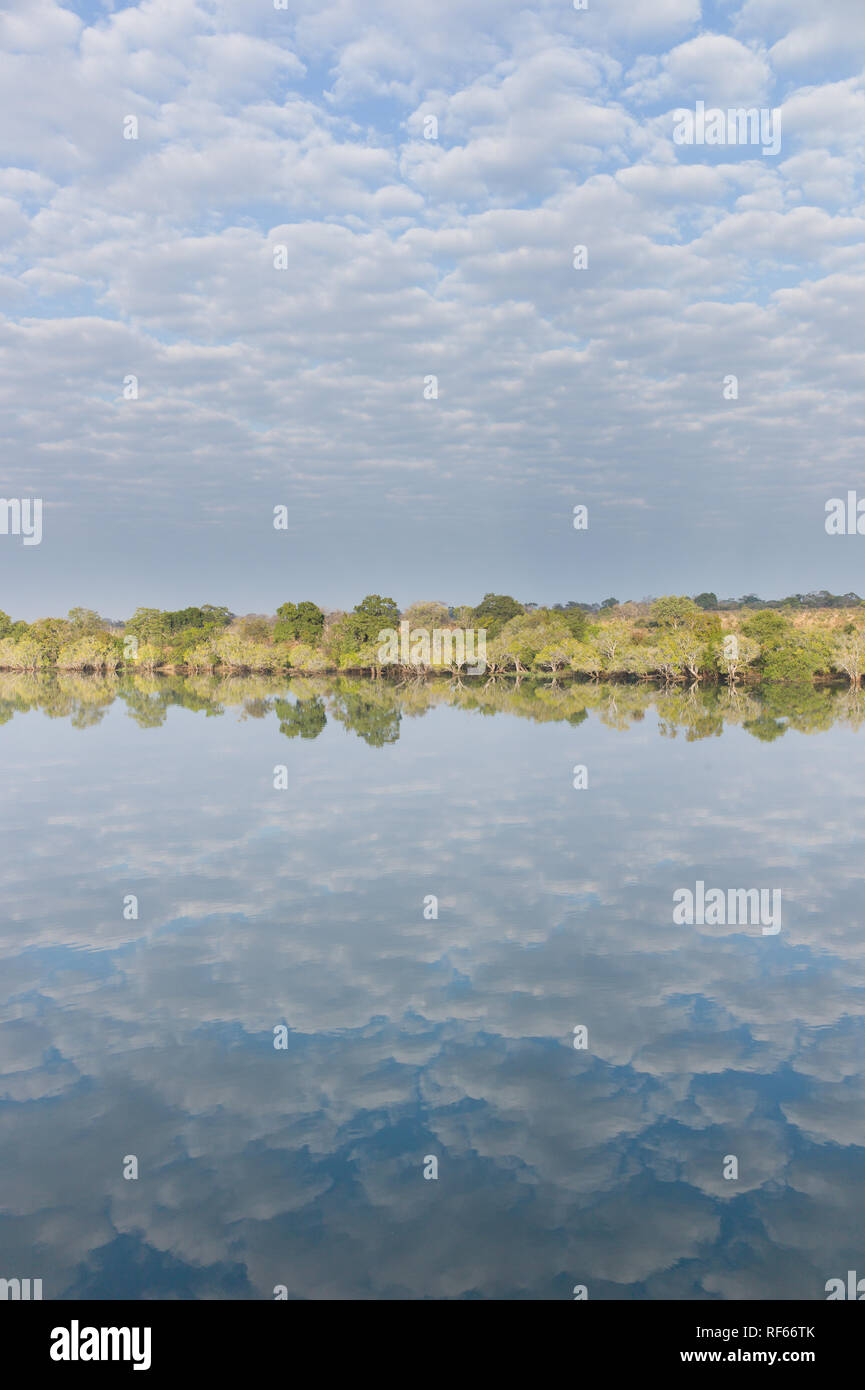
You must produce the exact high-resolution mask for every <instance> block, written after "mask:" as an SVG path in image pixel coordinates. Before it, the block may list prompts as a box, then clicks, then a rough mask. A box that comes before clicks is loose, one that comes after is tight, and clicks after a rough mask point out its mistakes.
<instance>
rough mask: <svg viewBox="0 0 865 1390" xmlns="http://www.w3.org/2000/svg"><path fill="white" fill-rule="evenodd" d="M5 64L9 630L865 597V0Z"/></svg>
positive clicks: (474, 12)
mask: <svg viewBox="0 0 865 1390" xmlns="http://www.w3.org/2000/svg"><path fill="white" fill-rule="evenodd" d="M0 55H2V56H0V414H2V421H0V435H2V453H0V457H2V470H0V493H2V496H3V497H5V498H6V499H10V498H12V499H26V498H40V499H42V503H43V522H42V538H41V541H40V543H39V544H38V545H25V544H24V542H23V537H21V536H20V535H19V536H16V535H13V534H8V535H2V534H0V608H2V609H3V610H4V611H7V612H9V613H11V614H12V615H13V616H14V617H23V618H31V619H32V618H35V617H38V616H42V615H44V614H46V613H54V614H62V613H65V612H66V611H67V609H68V608H70V607H72V606H75V605H83V606H86V607H92V608H96V609H98V610H99V611H100V612H102V613H103V614H104V615H105V616H108V617H111V618H115V619H116V618H123V617H127V616H129V615H130V614H131V612H132V611H133V610H134V608H135V607H137V606H138V605H144V606H155V607H166V608H176V607H183V606H186V605H188V604H196V603H214V604H225V605H227V606H228V607H229V608H231V609H232V611H234V612H237V613H243V612H268V613H272V612H273V611H274V610H275V608H276V606H277V605H278V604H280V603H282V602H285V601H286V600H293V601H299V600H301V599H312V600H314V601H316V602H318V603H320V604H322V605H323V606H325V607H332V608H337V607H347V606H351V605H353V604H354V603H356V602H357V601H358V600H359V599H360V598H361V597H362V596H363V595H364V594H367V593H381V594H385V595H388V596H392V597H393V598H395V599H396V600H397V602H398V603H399V604H400V605H401V606H405V605H406V604H408V603H409V602H411V601H412V600H418V599H439V600H442V601H444V602H447V603H452V604H461V603H476V602H478V601H479V600H480V598H481V597H482V596H483V594H484V593H486V592H488V591H490V590H493V591H496V592H504V593H510V594H513V595H515V596H516V597H517V598H519V599H521V600H522V601H524V602H535V603H550V602H558V601H562V602H566V601H568V600H570V599H576V600H581V601H586V602H597V601H600V600H601V599H603V598H606V597H616V598H618V599H620V600H624V599H628V598H633V599H639V598H642V597H644V596H647V595H650V594H652V595H656V594H662V593H690V594H694V593H698V592H700V591H702V590H713V591H714V592H716V593H717V594H719V595H722V596H728V595H733V596H738V595H742V594H745V593H749V592H756V593H759V594H761V595H763V596H766V597H780V596H783V595H785V594H788V593H793V592H805V591H807V590H810V589H815V588H827V589H830V590H832V591H833V592H837V593H842V592H846V591H848V590H851V589H852V590H855V591H856V592H858V593H860V594H865V572H863V558H865V536H859V535H852V536H850V535H845V536H834V535H827V533H826V529H825V516H826V513H825V508H826V503H827V501H828V500H829V499H830V498H833V497H838V496H841V497H844V496H846V494H847V492H848V491H850V490H856V489H857V488H858V489H859V494H860V495H861V496H863V497H865V476H863V468H862V446H863V395H862V384H863V375H865V374H863V368H865V348H863V342H865V330H863V324H865V195H863V192H862V168H863V159H865V151H863V142H862V133H863V128H865V7H863V5H862V3H861V0H822V3H820V4H819V5H815V4H814V3H813V0H745V3H740V2H739V0H730V3H727V0H716V3H704V4H701V3H700V0H653V2H652V3H651V4H635V3H634V0H588V8H587V9H585V10H577V9H575V8H574V5H573V0H567V3H566V0H554V2H553V0H542V3H536V4H533V5H531V6H526V5H525V4H523V3H520V0H439V3H437V4H436V5H435V6H422V5H410V4H406V3H405V0H363V3H361V2H360V0H288V6H287V8H286V9H277V8H276V7H275V2H274V0H221V2H220V3H215V2H206V0H198V3H194V0H145V3H141V4H137V5H126V6H121V5H115V4H110V3H108V4H106V3H99V2H98V0H79V3H72V0H69V2H68V3H66V4H65V5H60V4H57V3H54V0H4V12H3V14H2V15H0ZM700 102H702V103H705V106H706V108H709V109H713V108H720V109H721V110H723V111H725V112H726V111H727V110H728V109H730V108H739V107H745V108H755V109H758V110H765V111H766V113H767V117H768V114H769V113H771V112H772V111H776V112H780V116H776V117H774V118H772V119H774V120H777V121H778V122H779V125H778V129H779V130H780V148H779V149H778V150H777V152H776V153H772V152H771V151H769V150H768V149H766V150H765V151H764V146H763V145H762V144H759V143H758V144H734V143H724V144H698V143H680V142H678V141H677V139H676V137H675V131H676V128H677V122H679V121H680V117H681V112H682V111H690V112H692V113H693V112H695V111H696V108H697V104H698V103H700ZM677 113H679V115H678V116H677ZM433 117H434V118H435V122H434V123H433V122H432V121H431V119H430V118H433ZM130 118H134V122H132V121H131V120H130ZM136 124H137V129H136V128H135V126H136ZM695 128H696V127H695ZM133 133H134V134H135V136H137V138H128V137H129V136H130V134H133ZM577 246H583V247H585V248H586V251H585V257H584V259H585V261H586V264H585V265H584V266H580V267H579V268H578V267H575V265H574V261H575V259H579V258H575V251H574V248H575V247H577ZM280 262H281V263H280ZM731 377H734V378H735V379H736V382H735V387H733V386H731V384H730V378H731ZM133 378H134V380H133ZM430 378H435V379H436V382H435V383H431V382H430ZM434 386H435V389H436V390H437V394H434V393H433V388H434ZM734 391H735V394H733V392H734ZM136 392H137V397H136ZM578 505H583V506H585V507H587V509H588V526H587V528H586V529H584V530H576V529H575V528H574V525H573V516H574V507H575V506H578ZM275 508H284V512H283V513H280V515H281V516H283V517H284V519H285V525H284V527H283V528H281V529H277V528H276V527H275V526H274V515H275Z"/></svg>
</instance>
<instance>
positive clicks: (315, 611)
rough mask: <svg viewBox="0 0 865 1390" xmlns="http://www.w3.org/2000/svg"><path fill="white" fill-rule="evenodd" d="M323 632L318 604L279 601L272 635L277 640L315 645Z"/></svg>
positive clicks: (322, 615)
mask: <svg viewBox="0 0 865 1390" xmlns="http://www.w3.org/2000/svg"><path fill="white" fill-rule="evenodd" d="M323 632H324V613H323V612H322V610H321V609H320V608H319V607H318V604H315V603H310V602H309V601H308V600H306V599H305V600H304V601H303V602H302V603H281V604H280V606H279V607H278V608H277V610H276V626H275V627H274V629H273V636H274V638H275V640H276V641H277V642H308V643H309V644H310V646H315V645H316V644H317V643H318V641H319V640H320V638H321V634H322V633H323Z"/></svg>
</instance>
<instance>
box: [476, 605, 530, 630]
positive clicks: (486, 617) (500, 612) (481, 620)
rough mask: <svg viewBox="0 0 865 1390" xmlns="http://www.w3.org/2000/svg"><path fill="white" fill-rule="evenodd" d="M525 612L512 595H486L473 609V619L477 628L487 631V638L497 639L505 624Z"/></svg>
mask: <svg viewBox="0 0 865 1390" xmlns="http://www.w3.org/2000/svg"><path fill="white" fill-rule="evenodd" d="M523 612H525V609H524V608H523V605H522V604H521V603H517V601H516V599H515V598H511V596H510V594H484V596H483V598H482V599H481V601H480V603H479V604H478V605H477V607H476V608H473V609H472V618H473V620H474V622H475V624H476V625H477V627H479V628H481V627H482V628H485V629H486V633H487V637H496V636H497V635H498V634H499V633H500V632H501V630H502V628H503V627H504V625H505V623H507V622H510V620H511V618H516V617H517V616H518V615H519V614H520V613H523Z"/></svg>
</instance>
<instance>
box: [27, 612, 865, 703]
mask: <svg viewBox="0 0 865 1390" xmlns="http://www.w3.org/2000/svg"><path fill="white" fill-rule="evenodd" d="M401 625H402V633H403V634H404V640H403V641H402V643H401V644H400V645H399V646H398V645H397V644H396V643H395V642H394V641H393V640H392V641H391V642H390V644H388V643H387V642H386V639H385V636H384V634H387V633H396V632H398V631H399V630H400V626H401ZM436 633H438V634H439V640H438V642H436V641H435V640H433V639H434V634H436ZM448 633H449V634H451V638H450V639H447V634H448ZM460 633H463V634H473V638H472V641H473V645H471V644H470V642H469V641H468V640H467V641H466V642H465V647H466V660H465V661H462V660H460V659H459V658H460V656H461V655H462V649H461V648H460V647H459V645H458V644H457V642H456V641H455V640H454V639H455V638H456V636H457V634H460ZM442 635H444V640H441V638H442ZM449 648H450V650H449ZM395 650H398V652H399V656H398V659H397V660H393V659H392V657H391V656H390V655H389V653H392V652H393V651H395ZM479 659H480V661H482V662H483V663H484V670H485V674H486V675H487V676H490V675H496V674H499V673H502V674H504V673H512V674H514V673H515V674H516V675H525V674H528V673H535V674H546V675H548V676H552V677H553V678H556V679H557V678H560V677H562V676H565V675H575V676H581V677H584V678H588V679H591V680H603V679H617V680H628V679H630V680H634V681H651V680H655V681H660V682H662V683H663V684H665V685H674V684H686V685H693V684H697V683H718V682H724V683H726V684H728V685H751V684H756V683H758V682H762V681H769V682H784V683H790V682H802V681H809V682H813V681H820V680H835V679H846V680H847V681H849V683H850V684H851V686H853V687H857V688H858V687H859V685H860V683H861V681H862V676H863V673H865V602H863V601H862V600H861V599H859V598H858V596H857V595H855V594H845V595H843V596H842V597H841V598H836V597H835V596H833V595H831V594H827V593H825V591H821V592H820V593H818V594H809V595H794V596H792V597H791V598H789V599H785V600H780V601H763V600H760V599H759V598H757V597H756V596H755V595H748V596H746V597H745V598H744V599H741V600H736V601H732V600H725V601H720V602H719V600H718V599H717V598H716V597H715V595H714V594H700V595H698V596H697V598H696V599H692V598H688V597H685V596H681V595H669V596H667V597H664V598H658V599H654V600H646V601H644V602H640V603H635V602H627V603H618V602H617V600H615V599H606V600H605V601H604V603H602V604H581V603H576V602H571V603H568V604H556V605H555V606H553V607H551V608H544V607H541V606H539V605H537V604H533V603H520V602H518V601H517V600H516V599H514V598H511V597H510V596H509V595H506V594H486V595H485V596H484V598H483V599H482V600H481V602H480V603H479V604H477V605H475V606H474V607H471V606H463V607H454V606H450V605H448V604H444V603H439V602H434V601H425V602H419V603H414V604H412V605H411V606H410V607H409V608H407V609H405V610H404V611H403V612H400V610H399V609H398V607H397V605H396V604H395V603H394V601H393V599H390V598H382V597H381V596H380V595H378V594H370V595H368V596H367V597H366V598H365V599H363V600H362V602H361V603H359V604H357V605H356V606H355V608H353V609H352V610H351V612H326V611H325V610H324V609H322V608H319V607H318V606H317V605H316V604H314V603H311V602H306V601H305V602H300V603H284V604H282V605H281V606H280V607H279V608H278V609H277V610H276V613H275V614H273V615H272V616H268V615H267V614H261V613H248V614H246V615H244V616H240V617H238V616H237V615H235V614H233V613H231V612H230V611H229V610H228V609H227V608H219V607H215V606H214V605H212V604H204V605H202V606H201V607H193V608H184V609H180V610H178V611H175V612H171V611H163V610H160V609H155V608H139V609H137V610H136V612H135V613H134V614H133V616H132V617H131V618H130V619H129V620H128V621H127V622H112V621H110V620H108V619H104V618H101V617H100V616H99V614H98V613H95V612H93V611H92V610H90V609H84V608H73V609H71V610H70V612H69V614H68V615H67V617H66V618H40V619H38V620H37V621H36V622H32V623H27V622H23V621H13V620H12V619H11V618H10V617H8V616H7V614H5V613H3V612H0V669H2V670H8V671H34V670H47V669H54V670H60V671H112V670H121V669H122V670H131V671H140V672H158V671H164V672H211V671H213V672H244V671H250V672H262V673H266V672H281V671H292V672H295V673H299V674H301V673H302V674H305V675H315V674H325V673H328V672H340V671H342V672H348V671H351V672H367V673H369V674H372V675H374V676H380V675H382V674H383V673H386V672H390V671H395V672H398V673H400V674H403V675H412V676H422V675H424V674H425V673H432V674H435V673H436V672H440V673H443V674H451V675H464V674H466V672H467V670H468V669H469V668H475V667H476V665H477V664H478V661H479Z"/></svg>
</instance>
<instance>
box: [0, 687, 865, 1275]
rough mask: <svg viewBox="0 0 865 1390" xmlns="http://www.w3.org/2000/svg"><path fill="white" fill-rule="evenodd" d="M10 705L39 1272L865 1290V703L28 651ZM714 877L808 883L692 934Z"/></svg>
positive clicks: (13, 879)
mask: <svg viewBox="0 0 865 1390" xmlns="http://www.w3.org/2000/svg"><path fill="white" fill-rule="evenodd" d="M0 719H3V720H4V721H5V722H3V723H2V726H0V748H2V760H3V774H4V775H3V784H4V790H5V797H4V807H5V810H4V820H3V837H2V843H3V849H4V851H5V853H4V856H3V899H4V904H5V912H4V913H3V920H2V927H0V959H2V971H0V1020H2V1030H0V1172H2V1183H0V1265H2V1268H0V1276H5V1277H13V1276H17V1277H22V1278H23V1277H41V1278H42V1279H43V1283H44V1296H45V1298H61V1297H72V1298H195V1299H221V1298H272V1297H273V1290H274V1287H275V1286H277V1285H285V1286H286V1287H287V1290H288V1296H289V1297H290V1298H296V1299H330V1298H352V1299H365V1298H371V1299H393V1298H410V1299H415V1298H435V1299H442V1298H445V1299H462V1298H474V1299H490V1298H505V1299H541V1298H551V1299H569V1298H571V1297H573V1294H572V1290H573V1288H574V1286H575V1285H577V1284H584V1285H586V1286H587V1288H588V1292H589V1297H590V1298H594V1299H658V1298H677V1299H729V1298H748V1299H764V1298H806V1299H822V1298H825V1296H826V1295H825V1292H824V1285H825V1282H826V1280H827V1279H829V1278H833V1277H845V1276H846V1271H847V1270H848V1269H856V1270H858V1271H859V1274H860V1276H862V1275H865V1238H863V1220H862V1213H863V1210H865V1104H863V1101H865V1094H863V1092H865V1081H863V1061H865V1027H863V1017H865V946H863V942H865V935H863V911H862V900H863V873H862V861H863V856H862V838H861V835H862V832H861V822H862V810H863V778H862V767H863V763H862V750H863V747H865V730H862V729H860V725H861V724H862V723H863V721H865V709H863V706H862V704H861V703H860V702H857V701H856V700H855V699H853V698H851V697H850V696H847V695H844V694H838V693H830V692H825V691H824V692H819V691H815V692H810V691H809V692H807V693H806V694H804V695H799V694H788V695H787V696H777V697H773V699H772V700H770V701H769V703H768V704H759V703H758V702H756V701H755V700H753V699H750V698H747V697H744V696H742V697H740V698H739V700H738V701H736V700H729V699H727V698H726V697H724V696H722V697H721V698H720V699H719V698H718V697H717V696H715V695H707V696H705V697H701V696H696V697H691V698H689V697H688V696H687V695H683V694H681V693H680V694H678V695H672V696H664V695H663V694H658V693H655V692H647V691H636V690H632V689H630V688H624V689H619V690H615V691H613V692H612V695H611V692H610V690H609V689H604V688H593V687H591V686H583V685H581V686H577V687H564V686H562V687H558V688H550V687H548V686H547V687H538V686H535V685H531V684H523V685H522V686H521V687H520V688H519V689H518V690H514V687H513V685H512V683H508V684H507V685H505V686H501V685H499V686H494V687H491V688H489V689H483V688H482V687H480V688H476V689H472V690H468V689H466V690H451V689H450V688H449V687H448V686H447V685H446V684H444V683H433V684H432V685H428V686H426V687H421V688H417V687H412V686H407V687H403V688H402V689H399V690H394V689H393V688H392V687H387V686H381V685H380V686H378V687H376V686H374V685H373V684H372V683H371V682H363V681H360V680H357V681H348V680H344V681H337V682H330V683H326V682H311V681H294V682H291V683H283V684H280V683H279V682H278V681H268V680H255V679H249V680H237V681H232V682H223V683H220V682H219V681H216V680H213V679H208V678H201V679H199V680H189V681H181V680H177V679H170V678H166V679H154V680H149V681H138V682H131V681H127V682H125V683H124V682H120V683H118V682H115V681H102V680H99V679H96V678H86V677H82V678H69V679H60V680H57V679H37V678H36V677H32V678H30V677H10V676H3V677H0ZM575 764H584V765H585V766H586V768H587V769H588V778H589V786H588V788H587V789H586V790H575V789H574V787H573V785H572V783H573V768H574V765H575ZM278 765H284V766H285V768H286V769H287V784H288V785H287V788H286V789H285V790H276V789H275V788H274V768H275V767H276V766H278ZM698 879H702V880H704V881H705V882H706V884H707V886H721V887H723V888H727V887H758V888H759V887H776V888H779V889H780V890H781V893H782V902H783V909H782V926H781V931H780V933H779V934H777V935H774V936H770V935H763V934H762V932H761V930H760V927H759V926H756V927H749V926H746V927H738V926H721V927H718V926H677V925H674V924H673V893H674V891H675V890H676V889H677V888H679V887H687V886H690V887H691V888H693V887H694V884H695V881H696V880H698ZM132 894H134V895H136V897H137V898H138V904H139V907H138V918H137V920H134V919H130V920H125V919H124V915H123V914H124V900H125V899H126V898H127V896H128V895H132ZM431 894H434V895H436V896H437V898H438V917H437V919H433V918H430V917H425V916H424V901H425V898H426V897H427V895H431ZM279 1025H285V1026H286V1028H287V1029H288V1045H287V1047H286V1048H285V1049H282V1050H277V1049H275V1047H274V1029H275V1028H277V1027H278V1026H279ZM577 1025H584V1026H585V1027H586V1028H587V1029H588V1047H587V1048H586V1049H581V1050H578V1049H575V1047H574V1046H573V1040H574V1028H575V1026H577ZM128 1155H135V1156H136V1157H137V1159H138V1164H139V1177H138V1179H137V1180H135V1181H127V1180H125V1179H124V1177H123V1167H124V1160H125V1158H126V1156H128ZM728 1155H735V1156H736V1157H737V1159H738V1165H739V1176H738V1179H735V1180H726V1179H725V1178H724V1176H723V1172H724V1163H725V1157H726V1156H728ZM427 1156H433V1157H435V1158H437V1160H438V1178H437V1179H436V1180H426V1179H425V1178H424V1176H423V1172H424V1163H425V1159H426V1157H427Z"/></svg>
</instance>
